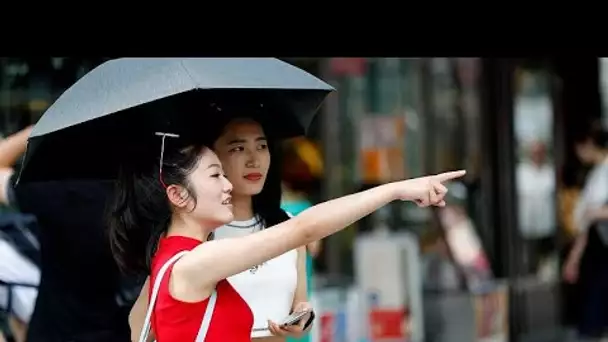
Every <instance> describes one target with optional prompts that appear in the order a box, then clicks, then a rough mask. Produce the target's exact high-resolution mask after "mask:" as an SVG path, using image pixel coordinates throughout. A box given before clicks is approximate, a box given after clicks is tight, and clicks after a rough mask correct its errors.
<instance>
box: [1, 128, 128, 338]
mask: <svg viewBox="0 0 608 342" xmlns="http://www.w3.org/2000/svg"><path fill="white" fill-rule="evenodd" d="M30 129H31V128H29V127H28V128H26V129H25V130H23V131H21V132H19V133H17V134H14V135H13V136H11V137H9V138H7V139H6V140H3V141H1V142H0V202H1V203H3V204H7V205H10V206H12V207H14V208H16V209H18V210H19V211H21V212H23V213H29V214H33V215H34V216H35V217H36V219H37V221H38V224H39V228H40V235H39V236H40V245H41V260H40V261H41V281H40V285H39V288H38V296H37V300H36V304H35V308H34V313H33V315H32V318H31V321H30V323H29V327H28V334H27V340H28V341H30V342H36V341H45V342H53V341H57V342H65V341H82V342H93V341H130V333H129V327H128V322H127V315H128V310H129V309H130V305H129V304H126V305H121V304H120V303H119V302H118V298H117V297H120V293H121V289H122V284H123V280H124V279H123V278H122V277H121V275H120V272H119V269H118V267H117V265H116V262H115V261H114V259H113V258H112V253H111V250H110V246H109V243H108V239H107V235H106V231H105V225H104V224H103V222H104V221H103V215H104V211H105V203H106V199H107V198H108V196H109V194H111V185H112V184H111V183H110V182H103V181H81V180H79V181H69V180H66V181H53V182H34V183H28V184H21V185H19V186H18V187H14V184H15V181H16V178H17V173H16V172H15V170H14V169H13V164H14V160H15V159H16V158H17V156H19V155H21V154H22V153H23V152H24V150H25V146H26V141H27V136H28V135H29V131H30ZM76 151H78V152H76V153H86V149H84V150H76ZM66 153H74V151H66ZM74 158H78V157H77V155H76V156H75V157H74Z"/></svg>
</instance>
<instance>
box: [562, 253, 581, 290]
mask: <svg viewBox="0 0 608 342" xmlns="http://www.w3.org/2000/svg"><path fill="white" fill-rule="evenodd" d="M579 268H580V263H579V260H578V259H577V258H573V257H569V258H568V259H567V260H566V262H565V263H564V269H563V270H562V277H563V278H564V280H565V281H566V283H568V284H575V283H576V282H577V281H578V274H579Z"/></svg>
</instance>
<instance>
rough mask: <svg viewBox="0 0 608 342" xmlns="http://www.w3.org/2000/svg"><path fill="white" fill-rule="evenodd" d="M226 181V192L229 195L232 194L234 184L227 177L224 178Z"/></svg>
mask: <svg viewBox="0 0 608 342" xmlns="http://www.w3.org/2000/svg"><path fill="white" fill-rule="evenodd" d="M222 178H223V179H224V189H223V190H224V192H225V193H227V194H229V193H231V192H232V183H230V181H229V180H228V178H226V177H222Z"/></svg>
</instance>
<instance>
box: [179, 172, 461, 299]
mask: <svg viewBox="0 0 608 342" xmlns="http://www.w3.org/2000/svg"><path fill="white" fill-rule="evenodd" d="M464 174H465V172H464V171H456V172H447V173H443V174H440V175H435V176H429V177H422V178H415V179H410V180H406V181H400V182H394V183H389V184H384V185H380V186H377V187H375V188H372V189H369V190H366V191H362V192H359V193H356V194H352V195H348V196H344V197H340V198H337V199H334V200H330V201H327V202H324V203H320V204H317V205H315V206H313V207H310V208H308V209H306V210H304V211H303V212H301V213H300V214H299V215H298V216H296V217H294V218H292V219H290V220H287V221H284V222H282V223H280V224H277V225H275V226H273V227H270V228H268V229H264V230H262V231H261V232H257V233H254V234H250V235H247V236H245V237H239V238H233V239H222V240H214V241H209V242H206V243H204V244H202V245H200V246H198V247H196V248H194V249H193V250H192V251H191V252H189V253H188V254H186V255H185V256H184V257H183V258H181V259H180V260H179V261H177V262H176V264H175V265H174V267H173V272H172V276H173V277H175V278H176V280H179V283H181V284H182V286H183V285H185V284H188V285H187V286H188V287H191V288H199V290H200V291H203V292H205V293H210V291H211V289H212V288H213V287H214V286H215V284H216V283H217V282H218V281H220V280H222V279H226V278H227V277H229V276H231V275H233V274H238V273H240V272H242V271H244V270H246V269H248V268H250V267H252V266H254V265H258V264H260V263H262V262H264V261H267V260H270V259H272V258H275V257H277V256H279V255H281V254H283V253H286V252H287V251H289V250H292V249H295V248H298V247H300V246H304V245H306V244H308V243H311V242H313V241H316V240H320V239H322V238H324V237H326V236H328V235H331V234H334V233H336V232H338V231H340V230H342V229H344V228H345V227H347V226H349V225H350V224H352V223H353V222H355V221H357V220H359V219H361V218H362V217H364V216H366V215H368V214H370V213H371V212H373V211H374V210H376V209H378V208H380V207H382V206H384V205H386V204H387V203H389V202H391V201H393V200H397V199H402V200H412V201H416V202H418V203H419V205H421V206H428V205H445V202H443V197H444V196H445V194H446V193H447V189H446V188H445V186H443V185H442V184H441V182H444V181H448V180H451V179H453V178H457V177H462V176H463V175H464ZM182 281H183V282H182Z"/></svg>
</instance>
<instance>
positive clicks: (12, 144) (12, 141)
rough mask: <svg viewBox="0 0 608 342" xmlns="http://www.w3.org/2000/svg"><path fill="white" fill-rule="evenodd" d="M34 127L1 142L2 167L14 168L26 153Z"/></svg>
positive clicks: (0, 164) (0, 159)
mask: <svg viewBox="0 0 608 342" xmlns="http://www.w3.org/2000/svg"><path fill="white" fill-rule="evenodd" d="M33 127H34V126H28V127H26V128H24V129H22V130H20V131H19V132H17V133H15V134H12V135H10V136H8V137H7V138H6V139H4V140H2V141H0V167H12V166H13V165H15V163H16V162H17V159H19V157H21V155H22V154H23V153H24V152H25V148H26V146H27V138H28V137H29V135H30V132H31V131H32V128H33Z"/></svg>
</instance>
